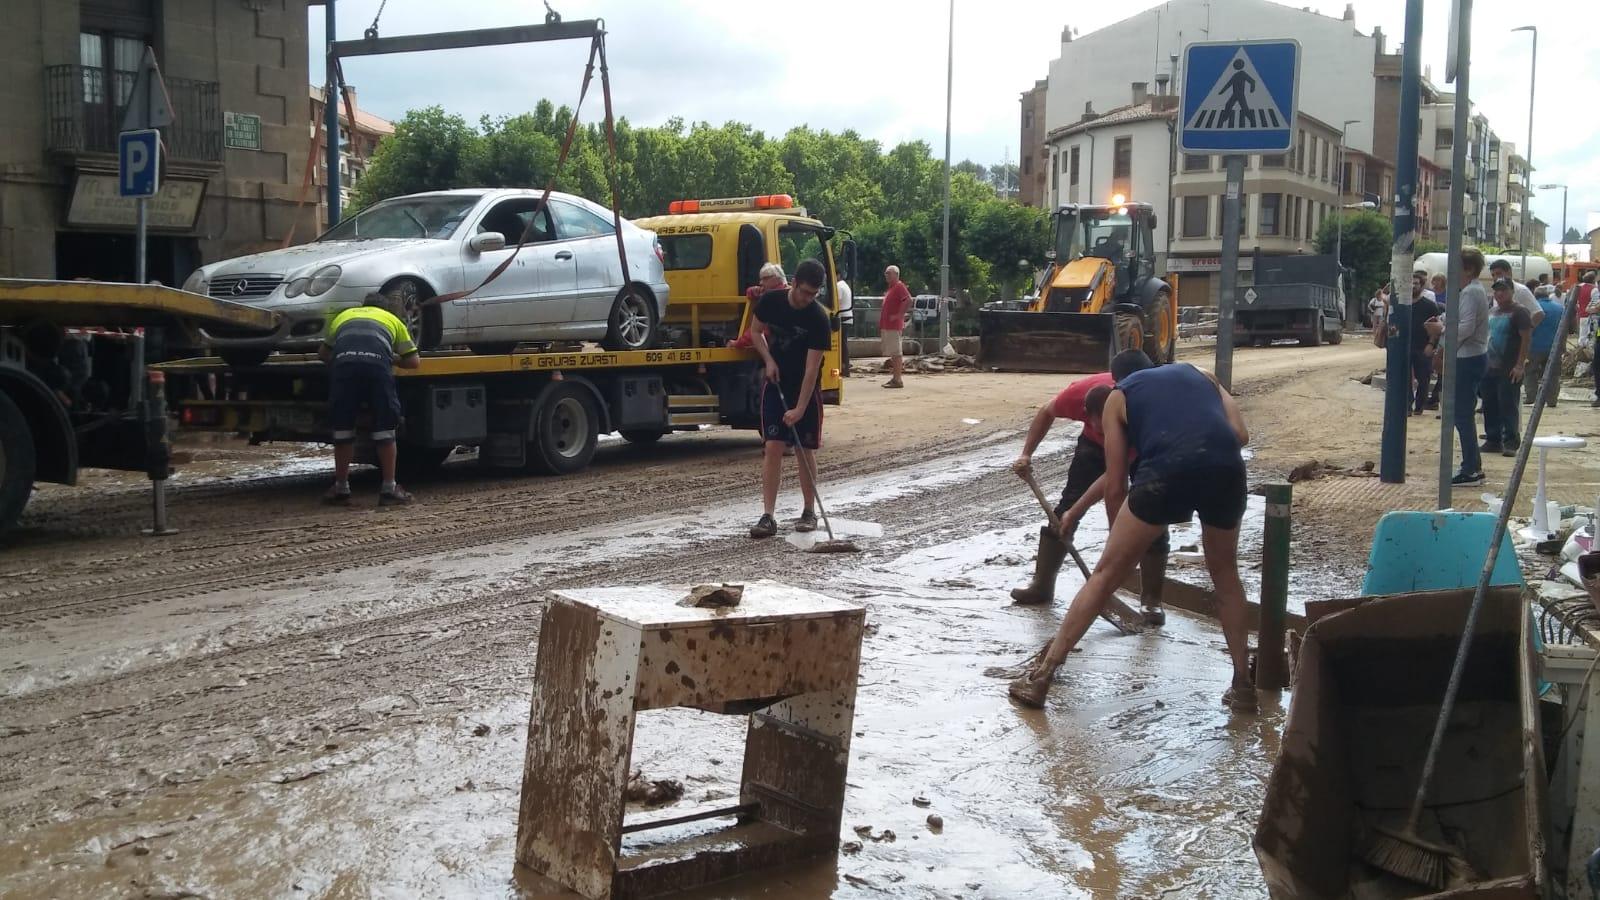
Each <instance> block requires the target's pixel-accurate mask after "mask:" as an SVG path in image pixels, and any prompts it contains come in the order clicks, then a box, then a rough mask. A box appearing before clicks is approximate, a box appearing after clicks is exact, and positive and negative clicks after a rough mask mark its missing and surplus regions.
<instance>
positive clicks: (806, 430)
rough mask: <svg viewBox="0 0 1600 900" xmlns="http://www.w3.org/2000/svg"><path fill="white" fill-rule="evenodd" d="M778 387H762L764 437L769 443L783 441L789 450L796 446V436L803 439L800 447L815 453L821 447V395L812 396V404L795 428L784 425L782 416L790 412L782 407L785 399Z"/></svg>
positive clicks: (812, 394)
mask: <svg viewBox="0 0 1600 900" xmlns="http://www.w3.org/2000/svg"><path fill="white" fill-rule="evenodd" d="M781 393H782V392H780V391H779V390H778V386H777V385H775V384H773V383H772V382H770V381H769V382H766V383H765V384H763V385H762V387H761V437H762V439H763V440H768V441H782V442H784V443H785V444H788V445H789V446H791V447H792V446H794V442H795V435H796V434H797V433H798V434H799V435H800V446H802V447H804V448H806V449H807V450H816V449H817V448H819V447H821V446H822V393H821V392H820V391H812V392H811V403H810V404H809V405H808V406H807V407H806V412H805V415H803V416H801V417H800V421H798V422H796V423H794V428H792V429H791V428H790V427H789V426H788V425H785V424H783V414H784V413H786V412H788V411H789V408H788V407H786V406H784V405H783V397H782V396H781Z"/></svg>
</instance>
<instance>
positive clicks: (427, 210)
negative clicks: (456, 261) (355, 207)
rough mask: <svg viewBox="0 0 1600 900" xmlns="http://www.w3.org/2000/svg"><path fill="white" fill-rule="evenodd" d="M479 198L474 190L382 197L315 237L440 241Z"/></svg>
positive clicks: (325, 238)
mask: <svg viewBox="0 0 1600 900" xmlns="http://www.w3.org/2000/svg"><path fill="white" fill-rule="evenodd" d="M480 199H482V198H481V197H480V196H479V195H477V194H451V195H448V196H443V197H396V198H394V199H392V200H384V201H383V202H381V203H375V204H373V205H372V206H369V207H367V208H366V209H364V210H362V211H361V212H360V213H359V214H357V215H355V216H352V217H350V218H348V219H345V220H344V221H343V222H340V223H339V224H338V225H335V226H333V227H332V228H330V229H328V230H327V232H325V233H324V234H323V235H322V237H319V238H317V240H319V241H370V240H374V239H377V238H428V239H430V240H436V241H442V240H444V239H446V238H448V237H449V236H450V235H452V234H454V233H455V230H456V229H457V228H459V227H460V226H461V222H462V220H463V219H465V218H466V217H467V214H468V213H470V212H471V211H472V208H473V207H474V206H477V205H478V201H479V200H480Z"/></svg>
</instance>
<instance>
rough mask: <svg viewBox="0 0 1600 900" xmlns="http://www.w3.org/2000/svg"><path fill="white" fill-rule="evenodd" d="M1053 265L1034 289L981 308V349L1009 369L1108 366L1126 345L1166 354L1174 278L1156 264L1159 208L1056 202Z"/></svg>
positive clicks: (1174, 327)
mask: <svg viewBox="0 0 1600 900" xmlns="http://www.w3.org/2000/svg"><path fill="white" fill-rule="evenodd" d="M1054 219H1055V222H1054V225H1055V228H1054V232H1055V237H1054V242H1053V246H1052V250H1051V251H1050V252H1049V253H1048V254H1047V258H1048V259H1049V260H1050V265H1049V267H1048V268H1047V269H1046V270H1045V273H1044V276H1043V277H1042V278H1041V279H1040V281H1039V287H1038V291H1037V292H1036V296H1035V297H1034V298H1033V299H1032V300H1031V301H1029V302H1028V303H1027V304H1025V305H1022V306H1021V307H1020V308H1018V305H1017V304H1007V303H1004V302H1000V303H990V304H985V306H984V307H983V308H982V309H980V310H979V311H978V336H979V343H978V347H979V349H978V356H979V364H980V365H981V366H983V367H985V368H990V369H1002V370H1006V371H1012V372H1103V371H1106V370H1107V369H1108V368H1109V367H1110V365H1111V358H1112V357H1113V356H1115V355H1117V353H1119V352H1121V351H1122V350H1128V349H1143V350H1144V351H1145V352H1146V353H1148V354H1149V355H1150V358H1151V359H1153V360H1155V361H1157V362H1170V361H1171V360H1172V357H1173V353H1174V352H1175V348H1176V346H1177V338H1178V315H1177V310H1178V306H1177V304H1178V288H1177V285H1176V283H1175V282H1174V281H1173V280H1169V279H1166V278H1163V277H1162V276H1161V275H1158V274H1157V273H1156V262H1155V227H1156V214H1155V210H1154V209H1153V208H1152V207H1151V206H1150V204H1148V203H1129V202H1125V201H1124V200H1123V199H1122V198H1121V197H1113V198H1112V202H1111V203H1110V204H1108V205H1105V206H1096V205H1084V204H1069V205H1066V206H1062V207H1060V208H1058V209H1057V210H1056V211H1055V215H1054Z"/></svg>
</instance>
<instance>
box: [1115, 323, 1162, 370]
mask: <svg viewBox="0 0 1600 900" xmlns="http://www.w3.org/2000/svg"><path fill="white" fill-rule="evenodd" d="M1112 315H1113V316H1114V317H1115V321H1114V322H1113V323H1112V324H1113V326H1115V328H1116V341H1117V346H1116V349H1115V353H1113V354H1112V355H1113V356H1114V355H1116V353H1121V352H1122V351H1124V350H1141V349H1143V348H1144V345H1145V337H1144V334H1145V329H1144V317H1143V316H1137V315H1134V314H1133V313H1113V314H1112ZM1151 359H1152V360H1154V359H1155V357H1151Z"/></svg>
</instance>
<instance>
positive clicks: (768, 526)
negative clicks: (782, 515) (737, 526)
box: [750, 513, 778, 538]
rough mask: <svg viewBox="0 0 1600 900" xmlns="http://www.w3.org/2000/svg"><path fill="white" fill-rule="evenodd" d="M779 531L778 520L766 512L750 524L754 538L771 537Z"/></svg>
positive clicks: (751, 534)
mask: <svg viewBox="0 0 1600 900" xmlns="http://www.w3.org/2000/svg"><path fill="white" fill-rule="evenodd" d="M777 533H778V523H777V521H776V520H775V519H773V518H772V517H771V516H769V515H766V514H765V513H763V514H762V516H761V518H759V519H757V520H756V523H755V524H754V525H751V526H750V536H751V537H753V538H769V537H772V536H773V535H775V534H777Z"/></svg>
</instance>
